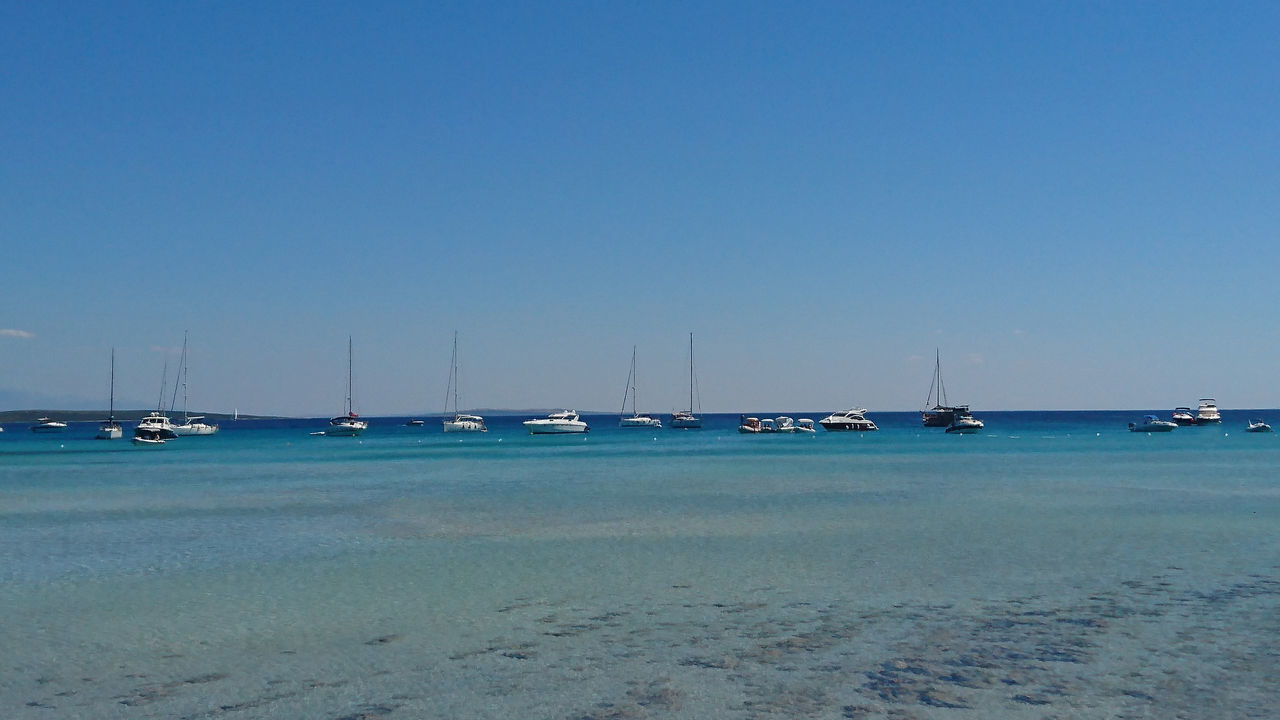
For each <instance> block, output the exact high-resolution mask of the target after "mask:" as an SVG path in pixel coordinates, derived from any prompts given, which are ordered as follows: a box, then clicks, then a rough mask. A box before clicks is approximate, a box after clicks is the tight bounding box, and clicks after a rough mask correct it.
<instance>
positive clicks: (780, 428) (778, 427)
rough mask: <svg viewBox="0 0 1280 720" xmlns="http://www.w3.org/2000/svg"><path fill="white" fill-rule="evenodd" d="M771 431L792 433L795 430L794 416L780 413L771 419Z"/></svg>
mask: <svg viewBox="0 0 1280 720" xmlns="http://www.w3.org/2000/svg"><path fill="white" fill-rule="evenodd" d="M773 431H774V432H780V433H793V432H795V431H796V421H795V419H794V418H790V417H787V416H786V415H780V416H778V417H776V418H774V419H773Z"/></svg>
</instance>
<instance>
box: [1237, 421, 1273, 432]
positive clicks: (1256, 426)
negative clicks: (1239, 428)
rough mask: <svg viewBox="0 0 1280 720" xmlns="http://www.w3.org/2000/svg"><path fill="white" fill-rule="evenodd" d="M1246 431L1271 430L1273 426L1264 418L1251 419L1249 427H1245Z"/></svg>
mask: <svg viewBox="0 0 1280 720" xmlns="http://www.w3.org/2000/svg"><path fill="white" fill-rule="evenodd" d="M1244 431H1245V432H1271V426H1270V425H1268V424H1267V421H1265V420H1263V419H1262V418H1258V419H1256V420H1250V421H1249V427H1247V428H1245V429H1244Z"/></svg>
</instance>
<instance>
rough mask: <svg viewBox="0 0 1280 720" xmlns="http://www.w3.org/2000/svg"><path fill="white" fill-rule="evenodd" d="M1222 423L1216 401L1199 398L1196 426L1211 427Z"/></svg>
mask: <svg viewBox="0 0 1280 720" xmlns="http://www.w3.org/2000/svg"><path fill="white" fill-rule="evenodd" d="M1220 422H1222V414H1221V413H1219V412H1218V401H1217V400H1214V399H1213V398H1201V399H1200V407H1199V409H1198V410H1196V424H1197V425H1211V424H1213V423H1220Z"/></svg>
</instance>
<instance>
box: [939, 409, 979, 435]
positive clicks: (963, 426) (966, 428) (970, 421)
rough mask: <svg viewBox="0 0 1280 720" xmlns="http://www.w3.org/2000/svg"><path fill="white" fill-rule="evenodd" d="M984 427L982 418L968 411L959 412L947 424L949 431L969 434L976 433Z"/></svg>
mask: <svg viewBox="0 0 1280 720" xmlns="http://www.w3.org/2000/svg"><path fill="white" fill-rule="evenodd" d="M983 427H984V425H983V423H982V421H981V420H979V419H978V418H976V417H974V416H973V415H970V414H969V413H968V411H966V412H963V413H959V412H957V413H956V415H955V417H954V419H952V421H951V424H950V425H948V426H947V432H949V433H957V434H964V435H967V434H969V433H976V432H978V431H979V430H981V429H982V428H983Z"/></svg>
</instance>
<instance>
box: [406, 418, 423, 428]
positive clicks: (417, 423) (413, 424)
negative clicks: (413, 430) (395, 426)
mask: <svg viewBox="0 0 1280 720" xmlns="http://www.w3.org/2000/svg"><path fill="white" fill-rule="evenodd" d="M426 424H427V423H426V422H425V421H423V420H416V419H415V420H406V421H405V423H404V426H405V427H422V426H423V425H426Z"/></svg>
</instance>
